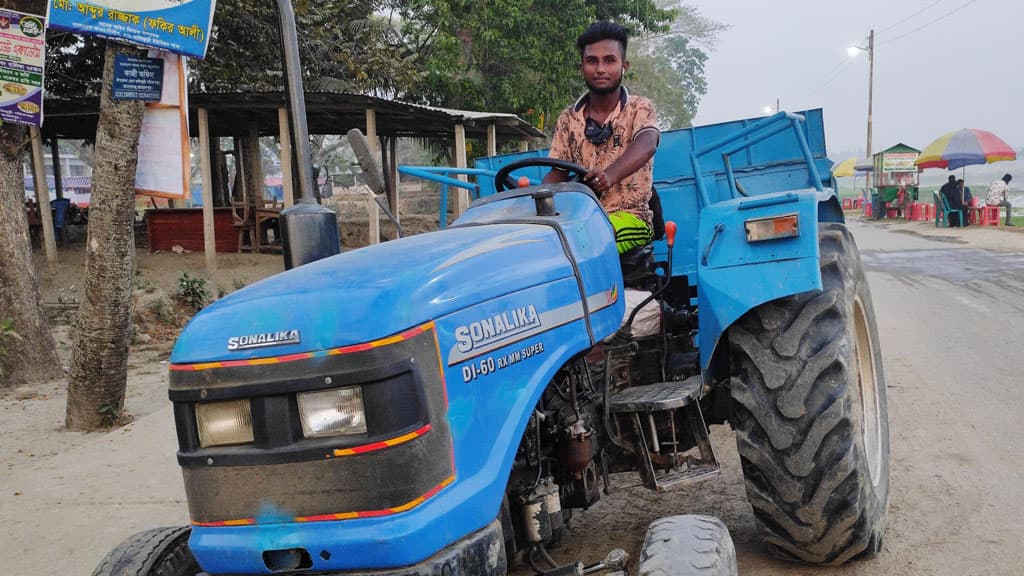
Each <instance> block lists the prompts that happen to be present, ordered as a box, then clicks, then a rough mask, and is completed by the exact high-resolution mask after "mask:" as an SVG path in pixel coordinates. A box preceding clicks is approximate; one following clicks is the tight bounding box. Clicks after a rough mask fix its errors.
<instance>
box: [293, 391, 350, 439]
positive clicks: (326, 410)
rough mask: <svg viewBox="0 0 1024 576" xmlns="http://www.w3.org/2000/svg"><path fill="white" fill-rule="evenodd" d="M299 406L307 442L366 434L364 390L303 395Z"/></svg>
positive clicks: (299, 398)
mask: <svg viewBox="0 0 1024 576" xmlns="http://www.w3.org/2000/svg"><path fill="white" fill-rule="evenodd" d="M298 402H299V419H300V420H301V421H302V433H303V435H305V436H306V437H307V438H317V437H321V436H339V435H342V434H365V433H366V414H365V412H364V411H363V390H362V388H360V387H358V386H352V387H348V388H332V389H330V390H318V391H316V392H302V393H300V394H298Z"/></svg>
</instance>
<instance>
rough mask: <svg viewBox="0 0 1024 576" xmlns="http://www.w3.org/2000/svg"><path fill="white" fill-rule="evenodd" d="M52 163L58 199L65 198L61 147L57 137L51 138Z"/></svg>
mask: <svg viewBox="0 0 1024 576" xmlns="http://www.w3.org/2000/svg"><path fill="white" fill-rule="evenodd" d="M50 162H51V163H52V164H53V186H54V188H56V189H57V198H63V197H64V180H63V179H62V178H61V174H60V170H61V168H60V146H59V144H58V142H57V137H56V136H54V137H53V138H50Z"/></svg>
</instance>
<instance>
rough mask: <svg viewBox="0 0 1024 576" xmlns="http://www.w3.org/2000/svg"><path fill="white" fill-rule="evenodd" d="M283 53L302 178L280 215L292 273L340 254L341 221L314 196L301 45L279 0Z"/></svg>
mask: <svg viewBox="0 0 1024 576" xmlns="http://www.w3.org/2000/svg"><path fill="white" fill-rule="evenodd" d="M277 12H278V17H279V21H280V28H279V32H280V33H281V52H282V60H283V61H284V70H285V92H286V93H287V96H288V98H287V101H288V109H289V115H290V118H291V122H289V124H290V126H291V132H292V142H294V143H295V147H294V150H295V156H296V158H295V160H296V162H295V166H296V169H297V170H298V175H299V192H300V198H299V202H298V203H297V204H295V205H294V206H292V207H291V208H288V209H286V210H283V211H282V212H281V242H282V252H284V268H285V270H289V269H291V268H294V267H296V266H302V265H303V264H307V263H309V262H313V261H314V260H319V259H321V258H326V257H328V256H333V255H335V254H337V253H338V252H340V251H341V241H340V238H339V234H338V219H337V217H336V216H335V214H334V212H333V211H331V210H328V209H327V208H324V207H323V206H321V205H320V204H317V203H316V200H315V198H314V195H313V172H312V170H313V160H312V155H311V154H310V151H309V131H308V129H307V127H306V94H305V92H304V91H303V88H302V67H301V65H300V64H299V43H298V36H297V34H296V32H295V13H294V12H293V11H292V5H291V2H290V1H289V0H277Z"/></svg>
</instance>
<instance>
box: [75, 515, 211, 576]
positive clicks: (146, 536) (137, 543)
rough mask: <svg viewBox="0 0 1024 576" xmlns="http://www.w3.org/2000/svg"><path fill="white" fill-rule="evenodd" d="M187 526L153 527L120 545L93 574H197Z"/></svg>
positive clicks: (138, 575)
mask: <svg viewBox="0 0 1024 576" xmlns="http://www.w3.org/2000/svg"><path fill="white" fill-rule="evenodd" d="M191 533H192V529H191V528H189V527H188V526H180V527H168V528H153V529H151V530H146V531H143V532H139V533H138V534H133V535H132V536H129V537H128V538H127V539H125V540H124V541H123V542H121V543H120V544H118V545H117V547H116V548H114V549H113V550H111V551H110V553H109V554H107V556H106V557H105V558H103V561H102V562H100V565H99V566H97V567H96V571H95V572H93V573H92V576H195V575H196V574H198V573H199V564H198V563H197V562H196V559H195V558H194V557H193V556H192V552H191V551H189V549H188V537H189V535H190V534H191Z"/></svg>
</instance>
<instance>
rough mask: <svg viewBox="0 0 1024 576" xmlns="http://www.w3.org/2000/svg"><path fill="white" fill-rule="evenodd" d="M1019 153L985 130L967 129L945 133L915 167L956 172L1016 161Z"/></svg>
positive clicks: (924, 153) (930, 146)
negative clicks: (1003, 161)
mask: <svg viewBox="0 0 1024 576" xmlns="http://www.w3.org/2000/svg"><path fill="white" fill-rule="evenodd" d="M1016 159H1017V153H1016V152H1015V151H1014V150H1013V148H1010V145H1009V144H1007V143H1006V142H1003V140H1002V139H1000V138H999V137H998V136H996V135H995V134H993V133H991V132H986V131H985V130H978V129H976V128H964V129H962V130H956V131H954V132H950V133H948V134H943V135H942V136H940V137H939V138H937V139H936V140H935V141H934V142H932V143H931V144H929V145H928V146H927V147H925V149H924V150H923V151H922V152H921V155H920V156H918V157H917V160H916V161H914V164H917V165H918V166H919V167H921V168H945V169H946V170H956V169H957V168H963V167H964V166H971V165H974V164H991V163H992V162H999V161H1001V160H1016Z"/></svg>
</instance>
